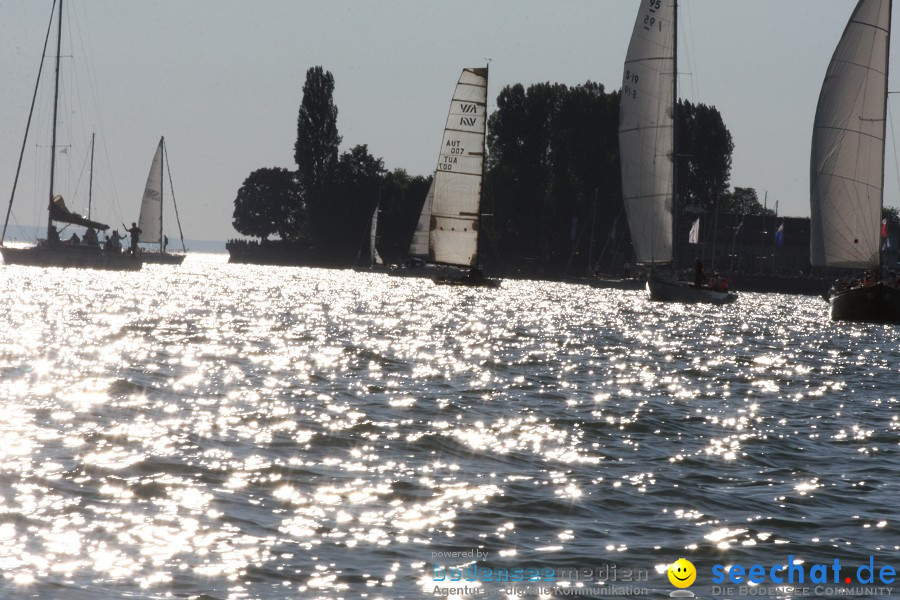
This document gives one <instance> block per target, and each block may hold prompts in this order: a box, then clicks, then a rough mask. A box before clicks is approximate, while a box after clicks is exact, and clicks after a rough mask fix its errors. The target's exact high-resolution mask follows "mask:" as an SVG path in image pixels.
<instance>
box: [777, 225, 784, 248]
mask: <svg viewBox="0 0 900 600" xmlns="http://www.w3.org/2000/svg"><path fill="white" fill-rule="evenodd" d="M775 245H776V246H779V247H780V246H784V223H782V224H781V225H779V226H778V230H777V231H776V232H775Z"/></svg>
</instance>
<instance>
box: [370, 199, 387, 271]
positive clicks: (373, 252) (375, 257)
mask: <svg viewBox="0 0 900 600" xmlns="http://www.w3.org/2000/svg"><path fill="white" fill-rule="evenodd" d="M378 208H379V207H378V205H375V212H374V213H372V229H371V230H370V231H369V256H371V257H372V264H374V265H383V264H384V261H383V260H381V255H380V254H378V248H376V247H375V241H376V240H377V239H378V238H377V233H378Z"/></svg>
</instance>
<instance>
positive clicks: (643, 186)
mask: <svg viewBox="0 0 900 600" xmlns="http://www.w3.org/2000/svg"><path fill="white" fill-rule="evenodd" d="M677 17H678V6H677V0H655V1H653V2H646V1H645V0H641V2H640V8H639V10H638V14H637V18H636V20H635V24H634V30H633V32H632V34H631V42H630V43H629V45H628V53H627V55H626V58H625V73H624V77H623V82H622V93H621V96H620V104H619V113H620V117H619V153H620V156H621V163H622V195H623V200H624V203H625V213H626V216H627V217H628V226H629V229H630V231H631V240H632V243H633V244H634V251H635V260H636V262H637V263H638V264H643V265H650V267H651V269H653V267H655V266H662V265H667V266H673V265H672V263H673V260H674V258H673V248H672V243H673V219H672V214H673V207H674V204H675V190H676V183H675V158H676V153H675V122H676V119H675V109H676V104H677V99H678V94H677V80H678V78H677V76H676V74H677V70H678V61H677V46H678V44H677V38H676V30H677ZM647 289H648V290H649V293H650V298H651V299H653V300H661V301H674V302H711V303H717V304H721V303H727V302H732V301H734V300H735V299H736V298H737V295H736V294H734V293H733V292H730V291H723V290H722V289H713V288H710V287H709V286H707V285H693V284H690V283H688V282H684V281H676V280H675V278H674V277H671V276H667V275H664V274H662V273H660V272H659V271H658V270H657V269H653V270H651V272H650V277H649V279H648V281H647Z"/></svg>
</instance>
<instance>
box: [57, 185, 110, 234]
mask: <svg viewBox="0 0 900 600" xmlns="http://www.w3.org/2000/svg"><path fill="white" fill-rule="evenodd" d="M50 220H51V221H56V222H58V223H70V224H72V225H81V226H82V227H92V228H94V229H97V230H99V231H106V230H107V229H109V225H107V224H105V223H101V222H99V221H91V220H90V219H88V218H87V217H83V216H81V215H79V214H78V213H73V212H72V211H70V210H69V208H68V207H67V206H66V202H65V200H63V197H62V196H60V195H59V194H57V195H56V196H53V202H51V203H50Z"/></svg>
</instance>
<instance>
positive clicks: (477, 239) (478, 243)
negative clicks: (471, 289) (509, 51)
mask: <svg viewBox="0 0 900 600" xmlns="http://www.w3.org/2000/svg"><path fill="white" fill-rule="evenodd" d="M490 66H491V63H490V62H488V63H487V64H485V65H484V128H483V131H482V135H481V183H479V184H478V220H477V221H475V222H476V223H477V227H478V230H477V231H476V232H475V268H476V269H478V268H480V267H479V263H480V262H481V230H482V223H481V219H482V216H481V215H482V209H481V205H482V204H483V203H484V166H485V163H486V162H487V119H488V110H487V104H488V81H489V77H488V74H489V73H488V69H490Z"/></svg>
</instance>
